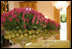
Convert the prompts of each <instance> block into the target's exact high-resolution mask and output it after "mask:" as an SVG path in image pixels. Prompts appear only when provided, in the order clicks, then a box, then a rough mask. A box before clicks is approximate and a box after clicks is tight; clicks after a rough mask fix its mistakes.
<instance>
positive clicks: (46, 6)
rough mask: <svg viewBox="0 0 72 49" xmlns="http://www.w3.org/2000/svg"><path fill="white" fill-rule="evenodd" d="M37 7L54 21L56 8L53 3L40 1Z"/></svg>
mask: <svg viewBox="0 0 72 49" xmlns="http://www.w3.org/2000/svg"><path fill="white" fill-rule="evenodd" d="M37 7H38V8H37V9H38V11H39V12H41V13H42V14H43V15H45V16H48V18H50V19H53V20H54V7H53V6H52V2H51V1H38V2H37Z"/></svg>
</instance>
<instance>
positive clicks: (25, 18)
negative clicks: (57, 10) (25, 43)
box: [1, 8, 60, 40]
mask: <svg viewBox="0 0 72 49" xmlns="http://www.w3.org/2000/svg"><path fill="white" fill-rule="evenodd" d="M1 26H2V27H4V29H5V30H6V36H5V38H7V39H14V37H18V38H19V39H21V38H22V39H24V38H25V37H26V39H27V37H28V38H29V40H30V39H33V38H34V37H35V38H37V37H39V36H42V33H43V35H44V34H46V33H48V32H49V31H55V32H56V31H58V30H59V29H60V24H57V23H56V22H55V21H53V20H51V19H47V18H45V17H44V16H43V14H42V13H39V12H37V11H35V10H33V9H30V8H14V10H11V11H8V12H7V13H4V14H3V15H2V16H1ZM32 37H33V38H32Z"/></svg>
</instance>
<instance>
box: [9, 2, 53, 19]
mask: <svg viewBox="0 0 72 49" xmlns="http://www.w3.org/2000/svg"><path fill="white" fill-rule="evenodd" d="M14 7H16V8H18V7H19V2H17V1H9V10H11V9H13V8H14ZM37 10H38V11H39V12H41V13H42V14H43V15H44V16H47V17H48V18H50V19H52V20H54V7H53V6H52V2H51V1H37Z"/></svg>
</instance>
